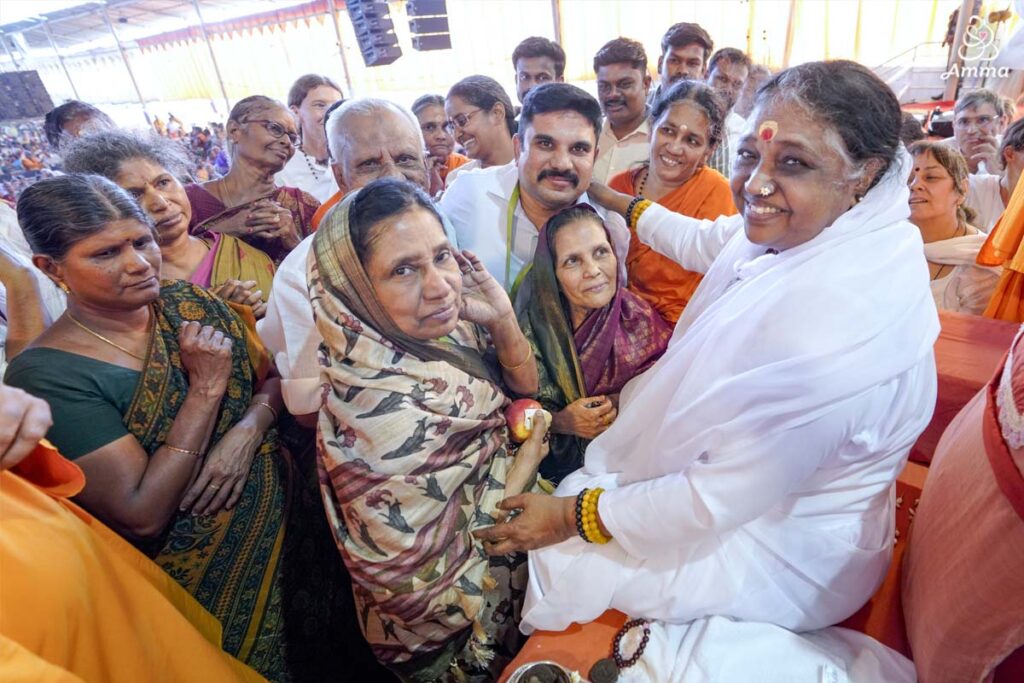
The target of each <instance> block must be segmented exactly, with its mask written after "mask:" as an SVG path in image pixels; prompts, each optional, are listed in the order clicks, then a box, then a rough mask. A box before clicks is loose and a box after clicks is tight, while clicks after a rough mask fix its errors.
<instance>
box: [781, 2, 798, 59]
mask: <svg viewBox="0 0 1024 683" xmlns="http://www.w3.org/2000/svg"><path fill="white" fill-rule="evenodd" d="M796 6H797V0H789V25H788V26H787V27H786V44H785V46H784V47H783V48H782V68H783V69H788V68H789V60H790V58H791V57H792V56H793V37H794V34H795V33H796V32H795V31H794V30H793V25H794V23H795V22H796Z"/></svg>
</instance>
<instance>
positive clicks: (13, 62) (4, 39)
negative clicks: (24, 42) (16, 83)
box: [0, 33, 21, 71]
mask: <svg viewBox="0 0 1024 683" xmlns="http://www.w3.org/2000/svg"><path fill="white" fill-rule="evenodd" d="M0 43H3V46H4V52H6V53H7V59H9V60H11V66H12V67H14V70H15V71H17V70H18V69H20V68H21V64H19V63H18V60H17V59H16V58H15V56H14V53H13V52H11V48H9V47H7V36H6V35H4V34H2V33H0Z"/></svg>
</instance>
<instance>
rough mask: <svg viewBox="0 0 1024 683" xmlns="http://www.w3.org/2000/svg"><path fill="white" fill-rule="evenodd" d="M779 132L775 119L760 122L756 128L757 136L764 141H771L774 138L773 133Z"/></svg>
mask: <svg viewBox="0 0 1024 683" xmlns="http://www.w3.org/2000/svg"><path fill="white" fill-rule="evenodd" d="M778 132H779V124H778V123H776V122H775V121H765V122H764V123H762V124H761V126H760V128H758V129H757V137H759V138H761V139H762V140H764V141H765V142H771V141H772V139H774V138H775V134H776V133H778Z"/></svg>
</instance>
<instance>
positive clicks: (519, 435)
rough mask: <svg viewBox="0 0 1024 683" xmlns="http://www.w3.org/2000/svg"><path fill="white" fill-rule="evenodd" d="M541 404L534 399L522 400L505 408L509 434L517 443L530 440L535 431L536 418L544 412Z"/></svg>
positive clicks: (513, 402)
mask: <svg viewBox="0 0 1024 683" xmlns="http://www.w3.org/2000/svg"><path fill="white" fill-rule="evenodd" d="M543 411H544V408H543V407H542V406H541V404H539V403H537V402H536V401H534V400H533V399H532V398H521V399H519V400H517V401H512V403H511V404H510V405H509V407H508V408H505V421H506V422H507V423H508V433H509V435H510V436H511V437H512V440H513V441H515V442H516V443H522V442H524V441H526V439H528V438H529V436H530V432H532V431H533V420H534V416H535V415H537V414H538V413H540V412H543Z"/></svg>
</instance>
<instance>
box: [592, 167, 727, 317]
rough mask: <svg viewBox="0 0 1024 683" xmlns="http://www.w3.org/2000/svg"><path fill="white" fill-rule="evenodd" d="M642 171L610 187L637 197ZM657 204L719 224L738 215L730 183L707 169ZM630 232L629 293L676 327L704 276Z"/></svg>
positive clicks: (621, 175)
mask: <svg viewBox="0 0 1024 683" xmlns="http://www.w3.org/2000/svg"><path fill="white" fill-rule="evenodd" d="M642 170H643V168H642V167H641V168H638V169H633V170H629V171H623V172H622V173H619V174H618V175H616V176H615V177H613V178H612V179H611V180H610V181H609V182H608V187H610V188H612V189H613V190H618V191H619V192H624V193H626V194H629V195H634V196H635V195H636V191H635V190H634V187H635V185H636V182H635V181H636V178H637V176H638V175H639V174H640V172H641V171H642ZM657 203H658V204H661V205H662V206H664V207H665V208H666V209H668V210H669V211H674V212H676V213H680V214H683V215H684V216H690V217H691V218H701V219H704V218H706V219H708V220H715V219H716V218H718V217H719V216H732V215H735V214H736V206H735V205H734V204H733V201H732V191H731V190H730V189H729V181H728V180H726V179H725V177H724V176H723V175H722V174H721V173H719V172H718V171H716V170H714V169H712V168H708V167H706V166H705V167H703V168H701V169H699V170H698V171H697V172H696V173H694V174H693V175H692V176H691V177H690V179H689V180H687V181H686V182H685V183H683V184H682V185H681V186H679V187H678V188H676V189H675V190H673V191H672V192H670V193H669V194H667V195H665V196H664V197H662V198H660V199H659V200H658V202H657ZM630 232H632V233H633V234H632V236H631V239H630V240H629V252H628V253H627V255H626V274H627V275H628V278H629V289H630V290H631V291H633V292H635V293H636V294H638V295H639V296H640V297H642V298H643V299H645V300H646V301H648V302H649V303H650V304H651V305H652V306H654V308H655V310H656V311H658V313H660V314H661V317H662V318H664V319H665V320H667V321H668V322H669V323H671V324H673V325H675V324H676V321H677V320H679V316H681V315H682V314H683V309H684V308H686V304H688V303H689V302H690V298H691V297H693V293H694V292H695V291H697V285H699V284H700V281H701V278H702V277H703V276H702V275H701V274H700V273H695V272H693V271H689V270H686V269H685V268H683V267H682V266H680V265H679V264H678V263H676V262H675V261H673V260H672V259H669V258H666V257H664V256H662V255H661V254H659V253H658V252H656V251H654V250H653V249H651V248H650V247H649V246H647V245H646V244H644V243H643V242H641V241H640V239H639V238H638V237H637V236H636V231H635V230H632V229H631V230H630Z"/></svg>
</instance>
